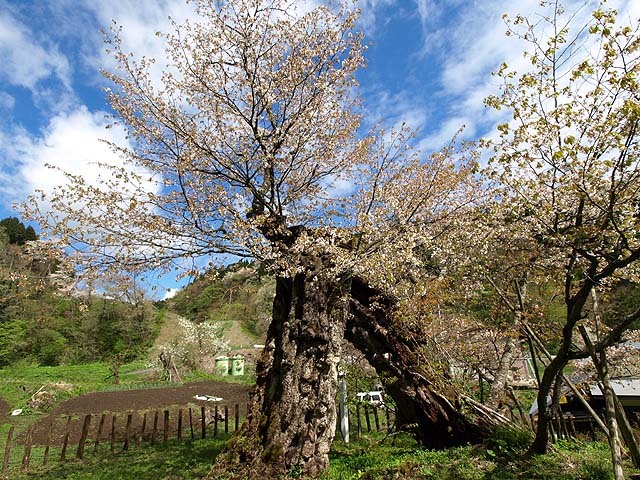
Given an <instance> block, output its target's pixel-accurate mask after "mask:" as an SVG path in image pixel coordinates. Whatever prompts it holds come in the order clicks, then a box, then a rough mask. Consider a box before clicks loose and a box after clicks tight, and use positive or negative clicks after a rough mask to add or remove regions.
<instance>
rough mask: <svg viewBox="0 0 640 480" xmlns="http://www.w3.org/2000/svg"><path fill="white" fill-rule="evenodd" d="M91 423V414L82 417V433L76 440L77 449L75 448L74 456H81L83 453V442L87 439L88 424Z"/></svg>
mask: <svg viewBox="0 0 640 480" xmlns="http://www.w3.org/2000/svg"><path fill="white" fill-rule="evenodd" d="M90 424H91V414H89V415H86V416H85V417H84V422H83V423H82V433H81V434H80V440H79V441H78V449H77V450H76V458H82V456H83V455H84V444H85V443H86V441H87V436H88V435H89V425H90Z"/></svg>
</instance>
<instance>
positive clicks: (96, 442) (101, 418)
mask: <svg viewBox="0 0 640 480" xmlns="http://www.w3.org/2000/svg"><path fill="white" fill-rule="evenodd" d="M106 419H107V414H106V413H103V414H102V416H101V417H100V423H99V424H98V433H96V441H95V442H94V443H93V454H94V455H96V454H97V453H98V447H99V446H100V437H101V436H102V430H104V421H105V420H106Z"/></svg>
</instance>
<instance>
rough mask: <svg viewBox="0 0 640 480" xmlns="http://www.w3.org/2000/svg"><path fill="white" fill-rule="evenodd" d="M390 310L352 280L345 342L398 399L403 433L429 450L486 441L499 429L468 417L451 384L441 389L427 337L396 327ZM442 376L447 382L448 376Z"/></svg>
mask: <svg viewBox="0 0 640 480" xmlns="http://www.w3.org/2000/svg"><path fill="white" fill-rule="evenodd" d="M374 304H375V306H374ZM390 307H391V304H390V302H389V300H388V299H385V298H384V296H383V295H381V294H380V292H377V291H375V290H374V289H371V288H369V287H368V286H367V285H366V284H365V283H364V282H363V281H361V280H359V279H357V278H355V279H353V280H352V288H351V304H350V313H351V315H350V316H349V318H348V320H347V325H346V330H345V336H346V338H347V340H349V341H350V342H351V343H353V344H354V345H355V346H356V348H358V349H359V350H360V351H362V353H363V354H364V355H365V356H366V358H367V360H368V361H369V363H370V364H371V365H372V366H373V367H374V368H375V369H376V371H377V373H378V375H379V376H380V378H381V380H382V382H383V384H384V387H385V391H386V393H387V395H388V396H390V397H391V398H393V400H394V402H395V404H396V407H397V412H396V425H397V427H398V428H402V429H405V430H409V431H411V432H412V433H413V434H414V435H415V437H416V439H417V440H418V441H419V442H420V443H421V444H422V445H424V446H426V447H429V448H445V447H449V446H454V445H463V444H466V443H471V442H477V441H479V440H481V439H482V438H484V437H486V435H487V434H488V433H489V432H490V431H491V429H492V428H493V427H494V426H495V425H494V424H493V423H492V422H491V420H490V419H489V418H488V417H480V416H476V417H471V416H467V415H465V414H463V413H462V412H461V410H462V409H461V404H460V403H461V402H460V398H461V397H460V396H459V395H458V394H457V393H456V392H454V391H453V390H451V389H450V386H448V384H449V382H448V381H447V379H446V378H444V381H442V382H438V383H437V385H436V383H435V382H434V379H433V376H434V375H432V374H431V373H430V372H428V371H427V370H426V369H425V362H424V361H421V358H420V352H421V351H424V350H423V349H424V348H425V347H426V346H427V345H426V342H425V341H424V340H425V336H424V334H423V332H419V331H415V332H412V331H410V328H409V327H407V326H403V327H402V328H400V327H399V326H398V325H394V323H393V319H392V317H391V316H390V315H389V311H388V309H389V308H390ZM415 328H417V329H419V328H420V327H419V326H417V325H416V326H415ZM440 375H441V377H440V379H442V377H443V376H446V375H447V374H446V373H444V372H441V373H440ZM447 389H449V391H447ZM450 399H451V400H450Z"/></svg>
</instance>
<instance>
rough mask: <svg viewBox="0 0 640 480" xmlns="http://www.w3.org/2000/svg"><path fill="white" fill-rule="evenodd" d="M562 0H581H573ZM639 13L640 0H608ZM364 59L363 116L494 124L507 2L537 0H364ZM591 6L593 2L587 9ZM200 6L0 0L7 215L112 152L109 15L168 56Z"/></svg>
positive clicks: (526, 4)
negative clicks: (491, 106) (175, 27)
mask: <svg viewBox="0 0 640 480" xmlns="http://www.w3.org/2000/svg"><path fill="white" fill-rule="evenodd" d="M565 3H566V4H567V9H568V10H572V9H575V8H576V6H580V5H583V4H584V3H585V2H584V1H575V0H569V1H567V2H565ZM590 5H591V6H593V5H595V4H593V3H590ZM608 5H610V6H615V7H617V8H618V9H619V10H620V11H621V12H622V15H623V16H631V17H633V18H638V17H640V2H638V1H637V0H626V1H625V0H617V1H610V2H609V3H608ZM358 6H359V8H361V10H362V17H361V20H360V28H361V29H362V30H363V31H364V32H365V42H366V43H367V44H368V45H369V49H368V51H367V63H368V66H367V68H366V69H365V70H364V71H362V72H361V73H360V75H359V80H360V83H361V93H362V96H363V97H364V100H365V107H366V109H367V111H368V112H369V115H368V120H370V121H373V120H375V121H379V122H380V123H382V124H383V125H389V126H391V125H398V124H400V123H402V122H406V123H408V124H409V125H410V126H412V127H414V128H416V129H417V130H418V140H417V141H418V142H419V144H420V146H421V147H422V148H423V149H424V150H427V151H428V150H432V149H437V148H439V147H440V146H442V145H444V144H445V143H446V142H447V140H448V139H450V138H451V136H452V134H454V133H455V132H456V131H457V130H458V129H459V128H460V126H461V125H463V124H464V125H466V133H465V135H466V136H467V137H469V138H477V137H479V136H485V135H491V132H493V130H494V128H495V125H496V124H497V123H498V122H499V121H500V118H499V116H498V114H496V113H495V112H492V111H489V110H486V109H485V108H484V107H483V104H482V99H483V98H484V97H486V96H487V95H488V94H490V93H495V92H496V91H497V87H498V85H497V81H496V80H495V79H494V78H492V77H491V72H492V71H494V70H496V69H497V67H498V66H499V65H500V63H501V62H503V61H506V62H507V63H508V64H510V65H518V64H520V63H521V62H522V60H521V51H522V48H523V45H521V44H518V43H517V42H516V41H513V40H512V39H507V37H505V36H504V32H505V25H504V22H503V20H502V19H501V16H502V14H503V13H506V12H508V13H511V14H515V13H523V14H532V13H533V12H535V11H539V2H538V0H518V1H498V0H476V1H473V0H364V1H360V2H358ZM589 10H591V7H590V6H587V7H586V9H584V11H585V12H587V11H589ZM192 15H193V4H192V3H191V4H185V2H184V0H110V1H100V0H0V118H1V121H0V218H3V217H5V216H8V215H15V214H16V213H15V212H14V211H13V210H12V208H11V205H12V203H13V202H19V201H21V200H24V199H25V198H26V196H27V195H29V194H30V193H32V192H33V191H34V189H36V188H41V189H44V190H48V189H51V188H53V186H54V185H55V184H56V182H60V181H61V178H60V177H59V176H57V175H53V174H52V173H51V172H50V171H49V170H48V169H46V168H45V167H44V165H45V164H46V163H49V164H54V165H61V166H64V167H66V168H67V169H72V170H73V171H74V172H77V173H81V174H83V175H85V176H87V177H89V178H90V177H91V176H92V175H95V162H96V161H98V160H108V159H109V158H110V157H111V156H112V153H111V151H110V150H108V148H107V147H106V146H105V145H104V144H103V143H101V142H100V141H99V139H100V138H107V139H110V140H116V141H118V140H122V141H123V142H124V141H125V139H124V134H123V133H122V132H121V131H118V130H117V129H109V130H106V129H105V125H106V124H107V123H108V121H107V119H106V116H107V115H108V114H109V113H110V110H109V107H108V105H107V104H106V102H105V95H104V92H103V88H104V87H106V86H108V84H107V83H106V81H105V79H104V78H103V77H102V76H101V74H100V69H107V70H109V69H111V68H113V62H112V60H110V57H109V56H108V55H107V54H106V52H105V48H104V45H103V42H102V34H101V30H102V29H107V28H108V27H109V25H110V23H111V21H112V20H116V21H117V22H118V23H120V24H121V25H122V26H123V27H124V32H125V33H124V40H125V43H126V45H125V48H128V49H130V50H133V51H135V52H136V53H137V54H140V55H142V54H145V55H149V56H154V57H158V56H162V46H161V45H160V44H158V40H157V37H156V36H155V32H157V31H170V30H171V26H170V23H169V21H168V17H169V16H171V17H172V18H174V19H175V20H177V21H178V23H181V22H182V21H183V20H184V19H185V18H188V17H190V16H192Z"/></svg>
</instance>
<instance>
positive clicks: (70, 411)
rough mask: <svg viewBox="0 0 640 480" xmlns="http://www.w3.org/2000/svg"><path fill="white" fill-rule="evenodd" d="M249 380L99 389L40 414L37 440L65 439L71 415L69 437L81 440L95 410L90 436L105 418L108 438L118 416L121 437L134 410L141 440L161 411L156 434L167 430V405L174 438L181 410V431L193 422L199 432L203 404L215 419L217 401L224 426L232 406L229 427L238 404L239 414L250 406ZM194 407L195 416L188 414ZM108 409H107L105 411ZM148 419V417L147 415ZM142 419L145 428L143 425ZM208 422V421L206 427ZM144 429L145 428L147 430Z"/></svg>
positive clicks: (134, 432) (56, 441) (210, 418)
mask: <svg viewBox="0 0 640 480" xmlns="http://www.w3.org/2000/svg"><path fill="white" fill-rule="evenodd" d="M249 389H250V387H249V386H248V385H239V384H233V383H225V382H216V381H204V382H194V383H188V384H184V385H182V386H179V387H169V388H149V389H144V390H125V391H118V392H95V393H90V394H87V395H83V396H81V397H76V398H72V399H70V400H67V401H65V402H63V403H61V404H59V405H58V406H57V407H56V408H55V409H53V410H51V411H50V412H49V414H48V415H47V416H46V417H43V418H41V419H40V420H38V421H37V422H36V424H35V426H34V432H33V441H34V444H41V445H42V444H45V443H46V442H47V441H48V440H47V438H50V441H51V444H52V445H56V444H58V445H59V444H61V443H62V441H63V438H64V434H65V432H66V431H67V418H68V417H71V421H70V423H69V426H68V432H69V442H70V444H72V443H71V442H77V440H78V439H79V438H80V433H81V431H82V424H83V421H84V418H85V416H86V415H88V414H91V415H92V418H91V420H90V428H89V438H91V439H95V438H96V437H97V436H98V431H99V430H100V429H99V424H100V423H101V420H102V419H104V420H102V422H103V423H104V425H103V428H102V429H101V430H102V431H101V434H100V439H101V441H105V440H107V439H109V437H110V434H111V428H112V422H113V418H116V420H115V429H114V430H115V432H116V437H117V438H118V439H119V440H121V439H122V438H123V437H124V432H125V425H126V423H127V416H128V414H132V424H131V427H130V432H131V437H132V441H135V437H136V435H138V436H140V435H142V436H143V440H146V439H148V438H149V436H150V435H151V432H152V425H153V424H154V422H155V420H154V416H155V414H156V412H158V420H157V427H158V432H159V433H158V436H159V438H161V437H162V435H163V430H164V416H165V413H164V412H165V410H166V411H169V425H170V426H169V429H170V430H171V432H172V434H171V436H172V437H173V438H174V437H175V433H176V432H177V423H178V421H177V418H178V415H179V411H180V410H182V415H183V421H182V426H183V427H182V428H183V435H190V427H191V425H193V428H194V430H195V431H196V432H197V435H198V436H200V435H201V431H200V428H201V407H203V406H204V407H205V419H206V423H207V424H209V423H213V415H212V412H213V411H214V407H215V405H217V406H218V410H219V412H220V414H219V415H218V423H219V425H220V427H219V428H220V429H223V428H224V426H223V424H224V416H223V412H224V411H225V406H227V409H228V411H229V417H230V418H229V420H228V422H229V425H230V430H231V431H232V430H233V428H234V423H235V422H234V418H233V415H234V413H235V405H236V404H238V405H239V408H240V415H241V416H242V415H244V414H245V412H246V403H247V401H248V399H249V396H248V392H249ZM194 395H210V396H213V397H222V398H223V401H222V402H215V403H214V402H204V401H199V400H196V399H194ZM190 411H191V417H192V420H191V421H190V420H189V412H190ZM103 414H104V415H103ZM145 419H146V421H145ZM143 424H144V427H145V428H144V429H143ZM207 428H209V427H207ZM143 430H144V433H143Z"/></svg>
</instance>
